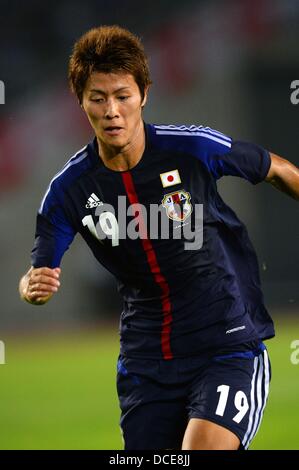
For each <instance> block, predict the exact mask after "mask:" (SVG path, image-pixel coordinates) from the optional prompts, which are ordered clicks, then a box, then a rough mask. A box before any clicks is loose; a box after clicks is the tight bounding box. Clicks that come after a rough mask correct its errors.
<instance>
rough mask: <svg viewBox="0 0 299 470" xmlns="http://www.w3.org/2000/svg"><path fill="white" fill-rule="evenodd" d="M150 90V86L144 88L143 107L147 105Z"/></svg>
mask: <svg viewBox="0 0 299 470" xmlns="http://www.w3.org/2000/svg"><path fill="white" fill-rule="evenodd" d="M148 90H149V86H147V87H146V88H145V89H144V98H143V100H142V103H141V107H142V108H143V107H144V106H145V105H146V102H147V95H148Z"/></svg>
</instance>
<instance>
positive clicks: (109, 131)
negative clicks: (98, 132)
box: [104, 126, 123, 136]
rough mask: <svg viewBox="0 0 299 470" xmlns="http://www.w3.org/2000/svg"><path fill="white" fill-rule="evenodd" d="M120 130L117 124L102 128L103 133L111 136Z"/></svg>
mask: <svg viewBox="0 0 299 470" xmlns="http://www.w3.org/2000/svg"><path fill="white" fill-rule="evenodd" d="M122 130H123V128H122V127H119V126H108V127H105V129H104V131H105V133H106V134H108V135H111V136H114V135H119V134H120V133H121V131H122Z"/></svg>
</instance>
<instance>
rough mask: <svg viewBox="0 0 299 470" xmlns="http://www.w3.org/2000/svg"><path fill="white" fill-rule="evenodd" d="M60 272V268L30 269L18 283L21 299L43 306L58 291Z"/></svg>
mask: <svg viewBox="0 0 299 470" xmlns="http://www.w3.org/2000/svg"><path fill="white" fill-rule="evenodd" d="M60 272H61V270H60V268H55V269H50V268H36V269H35V268H34V267H31V268H30V269H29V270H28V271H27V273H26V274H25V275H24V276H23V277H22V278H21V280H20V283H19V293H20V296H21V299H22V300H25V301H26V302H29V303H30V304H33V305H43V304H45V303H46V302H48V300H50V298H51V297H52V295H53V294H54V293H55V292H57V291H58V288H59V286H60V282H59V276H60Z"/></svg>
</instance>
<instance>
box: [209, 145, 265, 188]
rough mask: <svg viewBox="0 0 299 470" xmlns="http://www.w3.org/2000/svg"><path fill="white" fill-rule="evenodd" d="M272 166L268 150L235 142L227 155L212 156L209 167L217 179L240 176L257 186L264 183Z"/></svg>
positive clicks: (215, 154)
mask: <svg viewBox="0 0 299 470" xmlns="http://www.w3.org/2000/svg"><path fill="white" fill-rule="evenodd" d="M270 164H271V158H270V154H269V152H268V151H267V150H265V149H264V148H262V147H260V146H259V145H256V144H251V143H248V142H241V141H233V142H232V145H231V148H230V150H229V151H228V152H225V153H222V154H220V153H217V152H216V153H214V154H210V156H209V159H208V166H209V169H210V171H211V173H212V174H213V176H214V177H215V179H219V178H221V177H222V176H225V175H227V176H239V177H240V178H244V179H246V180H248V181H250V182H251V183H252V184H257V183H260V182H261V181H263V180H264V179H265V178H266V176H267V173H268V171H269V168H270Z"/></svg>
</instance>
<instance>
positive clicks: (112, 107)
mask: <svg viewBox="0 0 299 470" xmlns="http://www.w3.org/2000/svg"><path fill="white" fill-rule="evenodd" d="M118 116H119V112H118V106H117V102H116V101H115V100H114V99H109V100H108V101H107V107H106V109H105V117H106V118H107V119H114V118H116V117H118Z"/></svg>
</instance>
